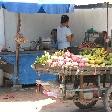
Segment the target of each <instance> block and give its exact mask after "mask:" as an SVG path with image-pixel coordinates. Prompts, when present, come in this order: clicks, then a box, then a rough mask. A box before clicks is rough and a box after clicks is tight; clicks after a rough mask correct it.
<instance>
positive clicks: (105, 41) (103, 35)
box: [94, 31, 111, 47]
mask: <svg viewBox="0 0 112 112" xmlns="http://www.w3.org/2000/svg"><path fill="white" fill-rule="evenodd" d="M94 42H95V43H96V44H98V45H99V46H101V47H107V46H109V47H110V46H111V42H110V41H109V39H108V37H107V32H106V31H102V33H101V35H100V36H99V37H98V38H96V39H95V40H94Z"/></svg>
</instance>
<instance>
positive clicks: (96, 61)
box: [80, 48, 112, 67]
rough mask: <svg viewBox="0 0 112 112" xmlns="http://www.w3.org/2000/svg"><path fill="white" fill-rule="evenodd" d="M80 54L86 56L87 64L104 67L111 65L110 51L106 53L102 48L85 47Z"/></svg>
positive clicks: (111, 54) (111, 55)
mask: <svg viewBox="0 0 112 112" xmlns="http://www.w3.org/2000/svg"><path fill="white" fill-rule="evenodd" d="M80 54H81V55H83V56H84V57H86V58H88V66H101V67H105V66H111V65H112V53H108V52H107V51H106V50H105V49H104V48H94V49H86V50H84V51H82V52H80Z"/></svg>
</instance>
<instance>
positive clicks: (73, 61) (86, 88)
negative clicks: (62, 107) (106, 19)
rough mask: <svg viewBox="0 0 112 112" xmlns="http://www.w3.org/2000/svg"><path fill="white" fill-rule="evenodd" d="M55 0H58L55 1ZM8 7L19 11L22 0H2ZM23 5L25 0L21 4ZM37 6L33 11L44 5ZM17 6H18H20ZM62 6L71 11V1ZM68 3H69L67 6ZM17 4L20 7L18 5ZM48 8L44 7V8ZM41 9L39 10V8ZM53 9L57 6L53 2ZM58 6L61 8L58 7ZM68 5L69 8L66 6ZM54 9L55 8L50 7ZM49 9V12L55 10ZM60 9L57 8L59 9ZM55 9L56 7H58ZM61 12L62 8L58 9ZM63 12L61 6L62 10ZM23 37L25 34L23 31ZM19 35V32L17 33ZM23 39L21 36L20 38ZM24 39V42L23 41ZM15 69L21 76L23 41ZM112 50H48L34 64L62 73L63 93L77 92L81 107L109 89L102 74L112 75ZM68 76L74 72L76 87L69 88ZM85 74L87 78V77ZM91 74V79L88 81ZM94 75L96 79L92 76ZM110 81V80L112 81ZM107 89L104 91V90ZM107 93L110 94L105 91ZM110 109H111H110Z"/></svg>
mask: <svg viewBox="0 0 112 112" xmlns="http://www.w3.org/2000/svg"><path fill="white" fill-rule="evenodd" d="M54 3H56V2H54ZM3 4H4V6H5V8H6V9H8V10H9V11H13V7H14V12H18V13H20V12H19V8H20V9H23V8H22V7H20V4H19V5H17V4H15V3H13V5H12V2H4V3H3ZM22 5H23V4H22ZM33 5H34V6H35V5H36V6H38V8H37V7H36V9H34V10H33V11H31V12H39V9H40V7H42V5H37V4H35V3H34V4H33ZM12 6H13V7H12ZM17 6H18V7H17ZM55 6H56V5H55ZM60 6H61V8H62V9H64V12H63V13H65V12H69V10H68V9H69V5H67V4H65V5H60ZM65 6H66V7H65ZM15 7H17V8H15ZM44 8H45V9H44ZM49 8H51V5H48V6H46V5H43V9H44V11H46V9H49ZM26 9H32V8H31V7H26ZM37 9H38V10H37ZM53 9H55V8H54V6H53ZM56 9H59V7H58V8H56ZM66 9H67V10H66ZM51 10H52V8H51ZM51 10H50V12H49V11H48V10H47V11H48V13H53V12H52V11H51ZM60 10H61V9H60ZM60 10H58V11H60ZM24 11H25V10H22V11H21V12H24ZM55 13H56V10H55ZM58 13H60V12H58ZM61 13H62V10H61ZM107 29H108V27H107ZM18 34H20V14H18V28H17V35H18ZM19 36H20V38H21V37H22V39H23V36H22V35H21V34H20V35H19ZM16 37H17V36H16ZM20 40H21V39H20ZM22 43H24V42H23V41H22ZM16 47H17V49H16V71H15V74H16V75H17V77H16V80H18V75H19V47H20V43H19V42H18V41H16ZM111 55H112V54H111V51H106V50H105V49H104V48H95V49H88V50H87V51H82V52H80V55H74V54H72V53H70V52H68V51H67V52H63V51H57V52H55V53H51V54H49V53H48V52H45V54H43V55H42V56H41V57H37V59H36V62H35V63H34V64H33V65H32V67H33V68H34V69H35V70H36V71H37V72H50V73H57V74H58V76H59V80H60V81H61V82H62V84H61V87H60V88H61V92H62V94H63V98H65V97H66V93H67V91H72V92H74V97H73V101H74V103H75V104H76V105H77V106H78V107H79V108H83V109H85V108H90V107H92V106H94V105H95V103H96V102H97V101H98V99H99V98H101V97H102V95H103V92H104V93H105V92H106V90H107V89H106V87H105V86H107V88H108V87H109V86H108V85H106V82H105V81H104V82H103V86H102V85H101V84H102V83H101V82H100V80H101V78H102V76H105V75H106V76H107V75H108V76H109V77H110V76H111V65H112V64H111V58H112V56H111ZM67 76H73V78H72V79H73V85H74V86H73V88H71V90H70V88H69V90H68V89H67V88H66V85H67V84H66V77H67ZM84 77H85V78H84ZM88 78H90V79H91V80H89V81H88ZM92 79H94V80H92ZM109 84H110V82H109ZM103 90H104V91H103ZM108 93H111V91H108ZM106 95H107V96H108V94H106ZM110 97H111V95H109V96H108V97H107V99H106V100H105V101H106V108H109V109H111V108H110V105H109V102H108V101H110V100H111V99H110V100H108V98H110ZM108 112H111V110H110V111H109V110H108Z"/></svg>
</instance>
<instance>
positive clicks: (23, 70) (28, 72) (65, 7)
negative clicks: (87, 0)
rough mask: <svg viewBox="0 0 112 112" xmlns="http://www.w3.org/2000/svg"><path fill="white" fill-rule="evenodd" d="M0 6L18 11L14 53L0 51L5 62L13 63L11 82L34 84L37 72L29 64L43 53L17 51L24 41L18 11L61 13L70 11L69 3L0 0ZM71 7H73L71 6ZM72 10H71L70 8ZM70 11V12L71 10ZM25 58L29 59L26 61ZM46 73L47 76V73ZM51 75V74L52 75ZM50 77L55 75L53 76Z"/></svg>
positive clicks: (11, 10) (39, 51) (38, 51)
mask: <svg viewBox="0 0 112 112" xmlns="http://www.w3.org/2000/svg"><path fill="white" fill-rule="evenodd" d="M0 3H1V4H0V5H1V7H2V6H3V7H4V8H5V9H7V10H8V11H10V12H16V13H18V26H17V34H16V38H15V41H16V53H11V52H6V53H1V57H2V58H3V59H4V60H6V61H7V62H9V63H11V64H13V65H15V66H14V67H15V68H14V73H13V74H12V77H13V79H12V80H13V82H14V84H21V85H22V84H35V82H36V79H37V74H36V73H35V71H33V70H32V68H31V64H32V63H33V61H34V60H35V58H36V56H37V55H38V56H40V55H42V54H43V51H41V50H37V51H31V52H30V51H26V52H24V51H23V52H21V53H20V51H19V48H20V46H21V44H24V43H25V42H26V37H24V36H23V35H22V34H21V31H20V30H21V14H20V13H27V14H30V13H31V14H32V13H48V14H62V13H68V12H70V9H71V8H70V5H69V4H63V3H60V4H56V3H54V5H52V4H45V3H44V4H42V3H41V1H40V2H39V1H38V2H37V1H35V0H34V1H32V2H28V1H23V2H21V1H17V2H13V1H10V0H9V1H5V0H3V1H1V2H0ZM72 8H73V7H72ZM72 11H73V10H72ZM72 11H71V12H72ZM27 60H29V61H28V62H27ZM26 63H27V64H26ZM46 75H48V78H49V74H46ZM52 77H53V76H52ZM52 77H51V79H53V78H54V80H55V77H53V78H52Z"/></svg>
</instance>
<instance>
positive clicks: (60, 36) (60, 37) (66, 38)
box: [57, 15, 74, 50]
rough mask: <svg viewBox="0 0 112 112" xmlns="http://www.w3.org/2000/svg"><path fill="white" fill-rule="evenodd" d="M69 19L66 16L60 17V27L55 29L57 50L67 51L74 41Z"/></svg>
mask: <svg viewBox="0 0 112 112" xmlns="http://www.w3.org/2000/svg"><path fill="white" fill-rule="evenodd" d="M68 23H69V17H68V16H67V15H62V16H61V22H60V26H58V28H57V42H58V49H61V50H62V49H67V48H69V47H70V43H71V42H73V41H74V36H73V34H72V32H71V30H70V28H69V25H68Z"/></svg>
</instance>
